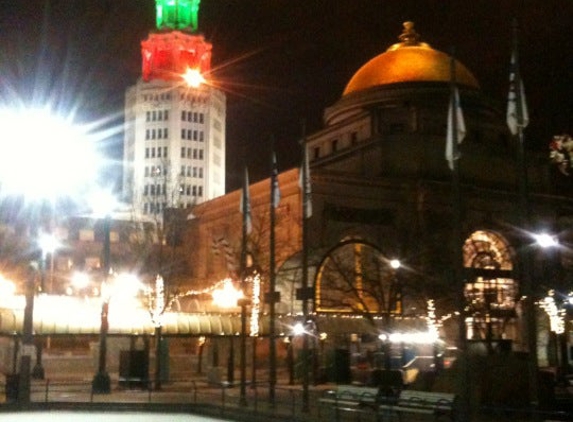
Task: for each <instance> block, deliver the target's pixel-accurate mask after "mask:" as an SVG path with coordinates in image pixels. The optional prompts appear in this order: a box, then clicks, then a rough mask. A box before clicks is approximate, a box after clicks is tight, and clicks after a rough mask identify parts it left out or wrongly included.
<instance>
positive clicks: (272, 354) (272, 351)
mask: <svg viewBox="0 0 573 422" xmlns="http://www.w3.org/2000/svg"><path fill="white" fill-rule="evenodd" d="M277 179H278V169H277V161H276V155H275V148H274V138H272V137H271V198H270V240H269V244H270V251H269V273H270V286H269V298H270V301H269V303H270V310H269V318H270V321H269V360H270V368H269V369H270V370H269V402H270V404H271V405H273V406H274V404H275V386H276V383H277V350H276V339H275V334H276V333H275V317H276V315H275V296H276V295H275V289H276V273H275V271H276V262H275V224H276V207H277V206H278V197H277V195H278V192H277V190H278V180H277Z"/></svg>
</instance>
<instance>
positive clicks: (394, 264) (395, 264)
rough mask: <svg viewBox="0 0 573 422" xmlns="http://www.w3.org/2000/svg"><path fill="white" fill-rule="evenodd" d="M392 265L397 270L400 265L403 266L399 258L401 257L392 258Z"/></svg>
mask: <svg viewBox="0 0 573 422" xmlns="http://www.w3.org/2000/svg"><path fill="white" fill-rule="evenodd" d="M390 266H391V267H392V268H393V269H395V270H397V269H398V268H400V267H401V266H402V264H401V263H400V260H399V259H392V260H391V261H390Z"/></svg>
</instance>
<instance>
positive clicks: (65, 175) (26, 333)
mask: <svg viewBox="0 0 573 422" xmlns="http://www.w3.org/2000/svg"><path fill="white" fill-rule="evenodd" d="M0 126H1V127H2V129H3V133H4V135H5V137H6V139H12V140H15V141H14V142H7V143H6V144H5V145H4V147H5V150H4V152H3V154H2V155H1V156H0V189H1V192H0V193H1V194H2V195H3V196H6V197H15V198H19V199H20V198H21V199H24V201H23V202H22V203H23V204H24V207H29V208H32V207H35V209H36V210H40V211H42V210H44V209H46V206H47V207H55V206H56V199H57V198H62V197H63V196H66V197H68V198H74V195H75V194H76V193H77V192H83V191H85V190H86V186H89V184H91V183H92V181H93V180H94V178H95V177H94V173H95V169H96V167H95V165H96V164H97V163H98V162H99V161H98V160H96V159H94V157H95V153H94V151H93V148H92V147H93V144H91V143H89V142H84V141H86V140H87V136H86V134H87V133H86V132H84V131H82V130H81V128H80V127H78V126H75V125H72V124H71V120H70V119H69V118H62V117H59V116H56V115H54V114H52V113H51V111H50V110H49V109H48V108H47V107H45V106H44V107H41V108H27V107H20V108H10V109H7V108H0ZM22 160H26V165H25V166H24V165H22ZM29 169H34V171H33V172H30V171H29ZM91 170H93V172H92V171H91ZM50 209H52V210H53V208H50ZM31 225H32V227H31V232H32V233H33V234H34V235H35V234H36V233H37V232H38V229H39V225H40V221H39V220H38V219H37V218H34V219H33V220H32V223H31ZM27 265H28V276H27V279H26V281H25V285H26V288H25V290H26V308H25V310H24V321H23V324H22V339H23V346H22V350H21V352H22V353H21V354H22V359H21V361H20V362H21V364H20V373H19V375H18V380H19V384H18V385H19V387H18V401H19V402H20V403H23V404H26V403H29V401H30V375H31V373H30V369H31V365H30V362H31V355H33V354H34V344H33V343H34V333H33V327H34V324H33V315H34V295H35V292H36V281H37V277H38V270H39V269H40V267H39V263H38V262H35V261H32V262H29V263H27Z"/></svg>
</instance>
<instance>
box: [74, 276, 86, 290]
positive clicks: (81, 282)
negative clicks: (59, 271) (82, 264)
mask: <svg viewBox="0 0 573 422" xmlns="http://www.w3.org/2000/svg"><path fill="white" fill-rule="evenodd" d="M89 284H90V277H89V276H88V275H87V274H86V273H80V272H77V273H74V275H73V276H72V285H73V286H74V287H75V288H76V289H77V290H83V289H85V288H86V287H88V286H89Z"/></svg>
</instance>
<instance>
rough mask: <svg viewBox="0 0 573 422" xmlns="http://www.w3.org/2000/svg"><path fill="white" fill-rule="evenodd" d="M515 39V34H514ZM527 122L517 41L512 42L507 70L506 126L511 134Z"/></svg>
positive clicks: (523, 126)
mask: <svg viewBox="0 0 573 422" xmlns="http://www.w3.org/2000/svg"><path fill="white" fill-rule="evenodd" d="M514 37H515V39H517V35H514ZM528 124H529V114H528V112H527V104H526V102H525V90H524V88H523V81H522V80H521V75H520V73H519V63H518V58H517V41H514V43H513V51H512V53H511V65H510V70H509V94H508V96H507V126H508V127H509V130H510V132H511V133H512V134H513V135H516V134H517V132H518V129H519V128H522V129H523V128H525V127H527V125H528Z"/></svg>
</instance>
